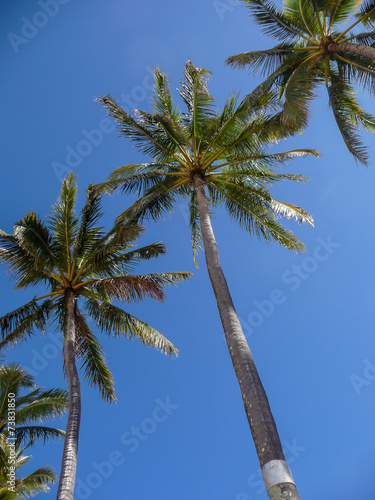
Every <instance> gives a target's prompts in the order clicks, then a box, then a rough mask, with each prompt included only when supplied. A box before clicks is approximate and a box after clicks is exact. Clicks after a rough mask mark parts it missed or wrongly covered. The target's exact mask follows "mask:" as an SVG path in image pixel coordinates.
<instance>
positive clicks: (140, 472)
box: [0, 0, 375, 500]
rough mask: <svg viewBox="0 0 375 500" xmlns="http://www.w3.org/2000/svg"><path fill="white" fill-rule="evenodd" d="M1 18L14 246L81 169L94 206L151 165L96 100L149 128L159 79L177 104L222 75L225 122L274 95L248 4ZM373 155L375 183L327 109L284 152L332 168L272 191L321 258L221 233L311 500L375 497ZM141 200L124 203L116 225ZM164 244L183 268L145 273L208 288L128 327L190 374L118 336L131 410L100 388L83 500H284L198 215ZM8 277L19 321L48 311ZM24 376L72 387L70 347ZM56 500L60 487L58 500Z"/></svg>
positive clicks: (168, 230)
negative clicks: (194, 232) (242, 386)
mask: <svg viewBox="0 0 375 500" xmlns="http://www.w3.org/2000/svg"><path fill="white" fill-rule="evenodd" d="M42 6H44V8H45V10H44V11H43V8H42ZM41 12H46V13H45V14H44V15H43V14H41ZM0 14H1V15H0V28H1V30H0V32H1V37H0V57H1V61H2V64H1V66H0V72H1V78H0V82H1V83H0V85H1V93H0V102H1V110H2V113H1V114H2V119H1V122H0V127H1V134H0V141H1V152H2V155H1V157H2V169H1V172H2V182H1V184H0V227H1V228H2V229H3V230H5V231H8V232H10V231H11V230H12V225H13V223H14V222H15V221H16V220H17V219H19V218H21V217H23V216H24V215H25V214H26V213H27V212H28V211H29V210H34V211H36V212H37V213H39V214H40V215H41V216H45V215H46V214H47V213H48V211H49V210H50V207H51V205H52V204H53V203H54V201H55V199H56V198H57V196H58V193H59V190H60V182H61V176H62V175H63V173H64V172H65V171H66V170H69V169H72V170H74V171H75V172H76V174H77V176H78V181H79V189H80V193H81V196H80V199H79V203H80V204H82V203H83V200H84V190H85V189H86V188H87V186H88V184H89V183H90V182H91V181H93V182H94V183H96V182H99V181H102V180H104V179H105V178H106V177H107V175H108V174H109V173H110V172H111V171H112V170H113V169H115V168H117V167H119V166H121V165H124V164H127V163H132V162H134V161H142V160H143V157H142V156H141V155H140V154H139V153H137V152H135V151H134V150H133V149H132V147H131V145H130V144H129V143H128V142H127V141H126V140H125V139H120V138H118V133H117V132H116V131H115V130H114V129H113V126H111V123H110V122H108V121H107V120H105V117H106V115H105V113H104V111H103V110H102V109H101V106H100V105H99V104H97V103H95V102H94V100H93V99H94V98H95V97H100V96H102V95H104V94H107V93H111V94H112V95H113V96H114V97H115V98H117V99H118V101H119V102H122V103H123V105H124V106H125V107H126V108H128V109H129V110H131V109H133V108H137V107H139V108H141V109H149V107H150V104H149V96H150V82H151V78H150V74H151V73H152V69H153V68H154V67H155V65H158V66H159V67H160V69H161V70H162V71H163V72H165V73H167V74H168V75H169V78H170V83H171V87H172V89H176V88H178V87H179V80H180V79H181V77H182V72H183V63H184V62H185V61H186V60H187V59H191V60H192V62H193V63H194V64H195V65H196V66H203V67H206V68H207V69H209V70H211V71H212V72H213V76H212V79H211V82H210V90H211V92H212V93H213V95H215V96H216V99H217V105H218V106H219V107H220V106H222V105H223V102H224V100H225V98H226V96H227V95H228V94H229V93H230V92H232V91H234V90H235V91H240V92H241V93H242V95H244V94H245V93H246V92H248V91H250V90H251V89H252V88H254V86H255V85H256V83H257V81H258V80H256V79H255V78H254V77H250V76H248V75H247V74H246V72H239V71H234V70H230V69H229V68H227V67H226V66H225V65H224V60H225V59H226V58H227V57H228V56H230V55H232V54H235V53H238V52H241V51H245V50H255V49H257V48H266V47H268V46H271V44H272V43H273V42H272V41H271V40H269V39H267V37H265V36H264V35H262V34H261V32H260V30H259V29H258V27H257V26H256V25H254V23H253V22H252V21H251V20H250V19H249V16H248V14H247V11H246V9H245V8H244V6H243V5H242V4H236V3H235V2H234V0H223V1H222V2H218V1H216V2H215V1H211V0H210V1H206V0H205V1H198V0H192V1H191V2H189V3H186V2H176V1H172V0H167V1H166V0H164V1H162V2H152V1H151V0H145V1H143V2H129V1H120V0H108V1H107V2H100V1H97V0H92V1H91V2H83V1H78V0H70V1H69V0H65V1H61V0H60V1H59V2H58V3H56V2H55V1H51V2H47V0H45V1H43V0H41V1H40V2H38V1H28V2H26V1H22V0H18V1H17V2H13V1H10V0H6V1H4V2H2V4H1V6H0ZM21 37H22V38H21ZM175 94H176V93H175ZM362 102H363V104H364V107H365V109H367V110H368V111H369V112H373V113H374V111H375V110H374V103H373V101H370V99H369V98H368V97H367V96H363V99H362ZM364 140H365V142H366V144H367V145H368V146H369V147H370V154H371V160H370V165H369V168H368V169H366V168H364V167H357V166H356V165H355V163H354V160H353V159H352V158H351V157H350V156H349V153H348V152H347V151H346V149H345V147H344V144H343V142H342V140H341V138H340V137H339V134H338V132H337V130H336V128H335V123H334V120H333V117H332V115H331V113H330V111H329V109H328V103H327V97H326V95H325V94H324V93H321V94H320V97H319V99H318V100H317V101H316V102H315V103H314V106H313V109H312V117H311V121H310V125H309V128H308V129H307V130H306V132H305V134H304V135H303V136H298V137H295V138H293V139H291V140H288V141H284V142H282V143H280V144H279V145H277V147H275V149H278V150H280V151H282V150H288V149H292V148H296V147H310V148H315V149H318V150H319V151H320V152H321V153H322V158H321V159H320V160H318V159H316V158H306V159H301V160H297V161H294V162H293V163H290V166H289V167H288V168H287V170H288V171H289V172H293V173H301V174H304V175H306V176H308V177H309V178H310V179H311V182H309V183H306V184H284V185H283V186H278V187H277V188H276V189H275V190H274V191H273V193H274V195H275V196H276V197H279V198H280V199H283V200H285V201H289V202H292V203H295V204H297V205H300V206H302V207H303V208H305V209H306V210H308V211H309V212H310V213H311V214H312V215H313V216H314V219H315V222H316V225H315V228H312V227H303V226H298V225H297V224H294V223H287V226H288V227H290V228H291V229H293V230H294V231H295V232H296V234H297V235H298V236H299V237H300V238H301V239H302V240H303V241H304V242H305V243H306V246H307V249H308V252H307V253H306V254H305V255H302V256H298V255H296V254H294V253H291V252H288V251H287V250H285V249H283V248H281V247H279V246H278V245H276V244H267V243H265V242H260V241H256V240H254V239H252V238H250V236H249V235H247V234H246V233H245V232H243V231H241V229H239V228H238V227H236V226H235V225H233V224H232V223H231V222H230V221H229V220H228V218H227V217H226V215H225V213H223V212H221V211H219V212H218V213H217V214H216V218H215V220H214V221H213V225H214V230H215V234H216V237H217V241H218V246H219V251H220V255H221V261H222V265H223V268H224V271H225V273H226V275H227V279H228V282H229V286H230V289H231V291H232V293H233V298H234V302H235V305H236V309H237V312H238V314H239V316H240V318H241V321H242V323H243V327H244V331H245V334H246V335H247V338H248V341H249V344H250V347H251V349H252V352H253V355H254V358H255V361H256V364H257V367H258V369H259V372H260V375H261V378H262V381H263V384H264V386H265V389H266V391H267V394H268V397H269V400H270V404H271V408H272V410H273V414H274V416H275V420H276V423H277V425H278V429H279V432H280V436H281V440H282V443H283V446H284V449H285V455H286V458H287V460H288V461H289V463H290V467H291V469H292V472H293V475H294V478H295V481H296V484H297V486H298V489H299V492H300V495H301V498H303V499H304V500H312V499H316V498H319V499H320V500H335V499H340V500H353V499H354V498H355V499H360V500H373V498H374V496H375V494H374V486H373V470H374V466H375V463H374V458H373V450H374V445H375V436H374V431H373V428H374V426H373V422H374V411H375V341H374V327H373V325H374V305H373V304H374V299H375V292H374V289H373V286H372V285H373V282H374V278H375V273H374V266H373V254H374V248H375V237H374V229H373V220H374V215H375V214H374V203H373V197H374V189H373V186H374V180H375V179H374V176H375V173H374V151H373V148H372V150H371V145H372V142H373V141H372V138H371V137H370V136H365V137H364ZM89 141H91V142H89ZM132 201H133V200H132V199H130V198H128V199H127V198H124V197H120V196H113V197H111V198H108V199H106V200H105V207H106V216H105V221H106V223H107V224H110V223H111V221H112V220H113V219H114V218H115V217H116V215H118V213H120V211H122V210H123V209H124V208H126V207H127V206H129V204H130V203H131V202H132ZM160 240H162V241H164V242H165V244H166V245H167V249H168V253H167V255H166V256H163V257H161V258H159V259H157V260H155V261H154V262H149V263H147V265H146V266H143V267H142V269H141V268H139V272H149V271H191V272H194V274H195V276H194V278H192V279H191V280H190V281H189V282H188V283H185V284H182V285H180V286H179V287H178V288H173V289H170V290H168V297H167V300H166V302H165V304H164V305H161V304H157V303H153V302H152V301H146V302H144V303H142V304H136V305H130V306H129V307H128V310H129V311H130V312H132V313H134V314H135V315H138V316H139V317H140V318H142V319H144V320H145V321H147V322H149V323H150V324H151V325H153V326H154V327H155V328H157V329H158V330H159V331H161V332H162V333H163V334H164V335H166V336H167V337H168V338H169V339H170V340H172V341H173V342H174V343H175V345H176V346H177V347H178V349H179V351H180V356H179V358H178V359H175V360H171V359H168V358H167V357H165V356H163V355H161V354H160V353H158V352H156V351H154V350H152V349H150V348H146V347H144V346H143V345H140V344H139V343H137V342H135V341H133V342H128V341H126V340H123V339H109V338H104V337H102V343H103V346H104V349H105V352H106V355H107V360H108V363H109V366H110V368H111V369H112V371H113V374H114V377H115V381H116V390H117V397H118V404H116V405H113V406H109V405H106V404H104V403H103V402H102V401H101V400H100V396H99V394H98V392H97V391H95V390H94V389H90V388H89V387H88V386H87V384H86V383H85V382H84V381H83V377H82V390H83V413H82V429H81V435H80V447H79V462H78V473H77V477H78V488H77V491H76V498H77V499H85V498H91V499H92V500H96V499H101V498H113V499H116V500H117V499H119V500H122V499H125V498H126V499H129V500H140V499H142V500H146V499H147V500H165V499H173V500H187V499H189V500H190V499H192V498H194V499H196V500H203V499H204V500H207V499H215V500H248V499H252V500H262V499H266V498H267V497H266V493H265V491H264V488H263V486H262V483H261V482H260V480H259V478H260V475H259V466H258V461H257V457H256V453H255V449H254V446H253V443H252V439H251V435H250V431H249V428H248V424H247V421H246V418H245V413H244V410H243V407H242V401H241V396H240V392H239V389H238V386H237V382H236V379H235V376H234V372H233V368H232V366H231V362H230V358H229V355H228V352H227V348H226V344H225V341H224V338H223V334H222V329H221V324H220V320H219V317H218V313H217V310H216V304H215V299H214V297H213V293H212V291H211V288H210V283H209V279H208V275H207V271H206V269H205V263H204V258H203V255H200V258H199V264H200V267H199V269H195V267H194V264H193V260H192V252H191V247H190V239H189V229H188V226H187V223H186V207H185V206H184V205H183V204H179V205H178V206H176V210H175V212H174V213H173V215H171V217H169V218H167V219H166V220H165V221H160V222H159V223H158V224H157V225H156V224H153V225H149V226H147V231H146V232H145V234H144V236H143V239H142V243H143V244H146V243H150V242H153V241H160ZM0 278H1V279H0V290H1V296H2V301H1V305H0V315H2V314H4V313H6V312H8V311H10V310H13V309H15V308H16V307H18V306H19V305H21V304H22V303H24V302H26V301H27V300H29V299H30V298H31V297H32V296H33V292H32V291H27V292H22V291H14V292H13V291H12V284H11V282H10V281H9V279H8V277H7V276H6V273H5V268H2V269H1V276H0ZM7 359H9V360H16V361H19V362H20V363H21V364H22V365H23V366H24V367H27V368H28V369H30V370H32V371H33V373H34V374H35V376H36V381H37V382H38V383H39V384H40V385H43V386H47V387H53V386H55V387H65V383H66V382H65V380H64V378H63V376H62V357H61V339H60V338H59V337H58V336H56V334H55V333H54V331H53V329H50V330H49V331H48V332H47V336H46V337H43V338H40V337H39V336H38V335H36V336H35V337H34V339H33V340H32V341H30V342H28V343H27V344H23V345H20V346H18V347H17V348H15V349H12V350H10V351H9V353H8V357H7ZM59 425H60V426H62V427H63V426H64V425H65V420H61V422H59ZM61 454H62V444H56V443H51V444H49V445H48V446H44V447H42V446H37V447H35V449H34V451H33V455H34V458H33V460H32V465H33V467H35V468H36V467H38V466H40V465H44V464H48V465H52V466H54V467H55V469H56V470H57V471H58V470H59V467H60V460H61ZM55 495H56V487H53V488H52V490H51V492H50V493H49V494H46V495H44V498H46V499H47V498H51V499H52V498H54V497H55ZM40 498H43V495H41V496H40Z"/></svg>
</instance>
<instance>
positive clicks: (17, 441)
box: [0, 363, 68, 500]
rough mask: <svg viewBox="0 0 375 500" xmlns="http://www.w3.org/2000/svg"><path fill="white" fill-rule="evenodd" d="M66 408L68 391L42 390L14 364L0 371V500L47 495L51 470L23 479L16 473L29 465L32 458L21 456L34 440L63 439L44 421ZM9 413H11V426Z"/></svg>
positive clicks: (52, 471) (59, 431)
mask: <svg viewBox="0 0 375 500" xmlns="http://www.w3.org/2000/svg"><path fill="white" fill-rule="evenodd" d="M25 390H26V391H27V390H28V391H29V392H25ZM9 398H10V399H9ZM9 404H12V405H14V407H13V406H12V407H10V406H9ZM67 406H68V394H67V391H64V390H62V389H48V390H44V389H43V388H41V387H39V386H37V385H36V384H35V382H34V378H33V377H32V376H31V375H30V374H29V373H27V372H26V371H25V370H23V369H22V368H21V367H20V366H19V365H17V364H15V363H10V364H5V365H2V366H1V367H0V500H12V499H15V498H29V497H30V496H34V495H36V494H37V493H39V492H48V491H49V484H53V483H54V482H55V478H56V474H55V472H54V470H53V469H52V468H51V467H46V466H45V467H40V468H39V469H37V470H35V471H34V472H31V473H30V474H28V475H27V476H26V477H23V478H21V477H19V470H18V469H19V468H20V467H22V466H23V465H25V464H26V463H28V462H29V461H30V459H31V456H26V455H24V451H25V450H26V449H27V448H29V447H30V446H31V445H33V444H34V442H35V441H36V440H39V439H42V440H43V441H47V440H49V439H50V438H59V437H61V436H64V435H65V432H64V431H62V430H60V429H56V428H54V427H50V426H46V425H45V421H46V420H49V419H51V418H55V417H58V416H61V415H63V414H64V413H65V411H66V409H67ZM8 411H14V417H15V424H13V425H12V422H11V421H10V420H9V416H10V415H9V414H8ZM21 443H23V445H24V446H21ZM13 444H14V447H13V446H11V445H13ZM10 465H12V466H13V467H14V468H15V470H16V471H17V478H16V479H15V481H14V487H13V486H12V485H11V483H10V482H9V472H10ZM12 490H14V491H12Z"/></svg>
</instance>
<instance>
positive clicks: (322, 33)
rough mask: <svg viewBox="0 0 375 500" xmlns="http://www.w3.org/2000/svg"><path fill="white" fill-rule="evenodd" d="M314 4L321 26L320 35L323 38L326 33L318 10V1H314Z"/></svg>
mask: <svg viewBox="0 0 375 500" xmlns="http://www.w3.org/2000/svg"><path fill="white" fill-rule="evenodd" d="M312 4H313V6H314V11H315V14H316V19H317V21H318V25H319V29H320V34H321V35H322V38H323V37H324V35H325V33H324V29H323V25H322V20H321V19H320V11H319V9H318V5H317V3H316V0H312Z"/></svg>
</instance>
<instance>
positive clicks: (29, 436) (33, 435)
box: [14, 404, 68, 444]
mask: <svg viewBox="0 0 375 500" xmlns="http://www.w3.org/2000/svg"><path fill="white" fill-rule="evenodd" d="M66 406H68V405H67V404H66ZM14 435H15V437H16V443H17V444H18V443H21V442H22V441H25V440H27V441H29V442H32V443H33V442H34V441H36V440H38V441H43V442H44V443H47V442H48V441H49V440H50V439H59V438H61V437H64V436H65V431H63V430H61V429H55V428H54V427H46V426H43V425H27V426H22V425H21V426H18V427H17V429H16V430H15V433H14Z"/></svg>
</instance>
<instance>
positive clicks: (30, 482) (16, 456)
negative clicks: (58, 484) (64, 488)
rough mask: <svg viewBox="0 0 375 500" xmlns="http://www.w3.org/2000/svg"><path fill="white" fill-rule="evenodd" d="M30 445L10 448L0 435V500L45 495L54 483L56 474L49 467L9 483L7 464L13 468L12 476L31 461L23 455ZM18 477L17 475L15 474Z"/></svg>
mask: <svg viewBox="0 0 375 500" xmlns="http://www.w3.org/2000/svg"><path fill="white" fill-rule="evenodd" d="M29 446H30V444H28V445H26V446H24V447H23V448H20V447H19V446H16V447H15V448H13V449H12V448H11V447H10V445H9V443H8V441H7V438H6V437H5V436H4V434H0V500H14V499H16V498H30V497H33V496H35V495H36V494H38V493H47V492H48V491H49V489H50V488H49V485H52V484H54V482H55V481H56V473H55V471H54V470H53V469H52V468H51V467H47V466H45V467H39V469H37V470H35V471H34V472H31V473H30V474H28V475H27V476H25V477H22V478H21V477H17V478H15V479H14V484H13V481H10V479H9V478H10V477H11V476H10V475H9V474H10V472H9V471H10V468H9V464H10V463H11V464H12V467H14V474H16V471H18V470H19V469H20V468H21V467H22V466H23V465H26V464H27V463H28V462H29V461H30V460H31V458H32V457H31V455H28V456H27V455H24V454H23V453H24V451H25V450H26V449H27V448H28V447H29ZM17 476H18V474H17Z"/></svg>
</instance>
